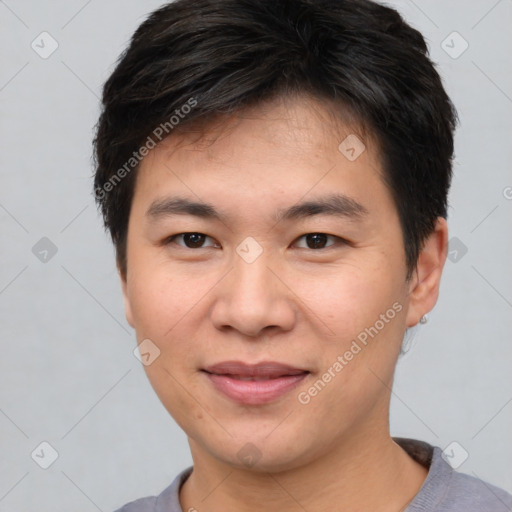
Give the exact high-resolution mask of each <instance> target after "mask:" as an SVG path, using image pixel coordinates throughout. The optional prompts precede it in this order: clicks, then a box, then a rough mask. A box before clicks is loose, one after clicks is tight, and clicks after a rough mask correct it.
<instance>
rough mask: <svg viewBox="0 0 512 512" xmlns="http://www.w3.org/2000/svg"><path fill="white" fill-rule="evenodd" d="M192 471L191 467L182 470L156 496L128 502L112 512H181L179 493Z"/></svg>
mask: <svg viewBox="0 0 512 512" xmlns="http://www.w3.org/2000/svg"><path fill="white" fill-rule="evenodd" d="M192 470H193V466H190V467H188V468H186V469H184V470H183V471H182V472H181V473H179V474H178V475H177V476H176V478H175V479H174V480H173V482H172V483H171V484H170V485H169V486H168V487H166V488H165V489H164V490H163V491H162V492H161V493H160V494H159V495H158V496H147V497H145V498H139V499H137V500H135V501H130V502H129V503H127V504H126V505H123V506H122V507H121V508H118V509H117V510H115V511H114V512H182V510H181V506H180V500H179V491H180V487H181V485H182V484H183V482H185V480H186V479H187V478H188V477H189V476H190V474H191V473H192Z"/></svg>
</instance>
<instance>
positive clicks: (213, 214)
mask: <svg viewBox="0 0 512 512" xmlns="http://www.w3.org/2000/svg"><path fill="white" fill-rule="evenodd" d="M368 213H369V212H368V210H367V209H366V208H365V207H364V206H363V205H362V204H361V203H359V202H357V201H356V200H355V199H352V198H351V197H348V196H346V195H344V194H331V195H328V196H325V197H319V198H315V199H312V200H309V201H304V202H302V203H298V204H295V205H293V206H290V207H288V208H282V209H279V210H277V212H276V213H275V215H274V220H275V222H276V223H277V222H281V221H290V220H299V219H304V218H308V217H311V216H313V215H333V216H336V217H344V218H349V219H354V220H360V219H362V218H363V217H365V216H366V215H368ZM173 215H193V216H195V217H200V218H203V219H216V220H219V221H221V222H225V221H226V220H227V215H225V214H223V213H221V212H220V211H218V210H216V209H215V207H214V206H213V205H211V204H209V203H203V202H200V201H192V200H190V199H187V198H185V197H166V198H163V199H157V200H155V201H153V202H152V203H151V205H150V207H149V208H148V210H147V211H146V216H147V217H148V218H149V219H150V220H151V221H157V220H159V219H160V218H164V217H170V216H173Z"/></svg>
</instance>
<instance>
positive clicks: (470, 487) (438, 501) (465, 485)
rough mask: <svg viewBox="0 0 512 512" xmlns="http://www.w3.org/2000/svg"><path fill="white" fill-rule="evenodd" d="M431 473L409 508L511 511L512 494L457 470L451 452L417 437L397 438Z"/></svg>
mask: <svg viewBox="0 0 512 512" xmlns="http://www.w3.org/2000/svg"><path fill="white" fill-rule="evenodd" d="M394 440H395V442H396V443H397V444H399V445H400V446H401V447H402V448H403V449H404V450H405V451H406V452H407V453H408V454H409V455H410V456H411V457H412V458H413V459H414V460H416V461H417V462H419V463H420V464H422V465H423V466H425V467H426V468H427V469H428V475H427V478H426V480H425V481H424V483H423V485H422V487H421V489H420V490H419V492H418V494H416V496H415V497H414V499H413V500H412V501H411V503H410V504H409V506H408V507H407V509H406V512H434V511H435V512H462V511H463V512H482V511H485V512H508V511H512V495H511V494H509V493H508V492H506V491H504V490H503V489H500V488H499V487H496V486H494V485H492V484H490V483H488V482H485V481H484V480H480V479H479V478H476V477H474V476H471V475H467V474H465V473H460V472H458V471H455V470H454V469H453V468H452V466H451V465H450V464H449V461H450V459H451V456H450V455H448V456H447V455H444V453H443V451H442V450H441V448H439V447H438V446H432V445H430V444H428V443H425V442H423V441H418V440H415V439H405V438H394Z"/></svg>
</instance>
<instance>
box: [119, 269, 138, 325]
mask: <svg viewBox="0 0 512 512" xmlns="http://www.w3.org/2000/svg"><path fill="white" fill-rule="evenodd" d="M117 273H118V274H119V279H120V280H121V288H122V290H123V300H124V314H125V316H126V321H127V322H128V323H129V324H130V325H131V326H132V327H133V328H135V326H134V324H133V315H132V306H131V303H130V297H129V295H128V283H127V279H128V276H127V275H124V274H123V273H122V272H121V269H120V267H119V264H117Z"/></svg>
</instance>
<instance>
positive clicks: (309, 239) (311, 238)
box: [298, 233, 341, 249]
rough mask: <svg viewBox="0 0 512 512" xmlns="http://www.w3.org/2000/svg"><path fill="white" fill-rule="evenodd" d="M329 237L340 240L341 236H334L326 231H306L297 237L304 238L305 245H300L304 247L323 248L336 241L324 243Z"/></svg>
mask: <svg viewBox="0 0 512 512" xmlns="http://www.w3.org/2000/svg"><path fill="white" fill-rule="evenodd" d="M329 238H332V239H338V240H340V241H341V238H339V237H337V236H334V235H328V234H326V233H308V234H306V235H302V236H301V237H299V238H298V240H301V239H305V241H306V247H301V248H304V249H325V248H327V247H331V246H332V245H335V243H336V242H334V243H331V244H329V245H326V243H327V240H328V239H329Z"/></svg>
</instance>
